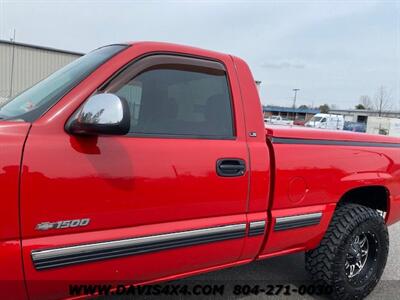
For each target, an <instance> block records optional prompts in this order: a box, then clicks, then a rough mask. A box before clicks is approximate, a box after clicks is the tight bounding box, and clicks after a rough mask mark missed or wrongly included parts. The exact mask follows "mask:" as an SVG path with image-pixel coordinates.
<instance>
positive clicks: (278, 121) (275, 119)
mask: <svg viewBox="0 0 400 300" xmlns="http://www.w3.org/2000/svg"><path fill="white" fill-rule="evenodd" d="M264 122H265V123H267V124H273V125H293V121H292V120H288V119H284V118H282V117H281V116H271V117H268V118H264Z"/></svg>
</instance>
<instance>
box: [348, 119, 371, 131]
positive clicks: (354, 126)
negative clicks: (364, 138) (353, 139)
mask: <svg viewBox="0 0 400 300" xmlns="http://www.w3.org/2000/svg"><path fill="white" fill-rule="evenodd" d="M343 130H347V131H353V132H366V131H367V124H365V123H360V122H347V121H346V122H344V126H343Z"/></svg>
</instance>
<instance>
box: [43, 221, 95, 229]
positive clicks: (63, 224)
mask: <svg viewBox="0 0 400 300" xmlns="http://www.w3.org/2000/svg"><path fill="white" fill-rule="evenodd" d="M89 223H90V219H89V218H85V219H75V220H64V221H56V222H42V223H39V224H37V225H36V227H35V229H36V230H49V229H66V228H75V227H83V226H87V225H89Z"/></svg>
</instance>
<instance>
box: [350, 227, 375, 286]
mask: <svg viewBox="0 0 400 300" xmlns="http://www.w3.org/2000/svg"><path fill="white" fill-rule="evenodd" d="M368 253H369V241H368V236H367V234H366V233H364V232H363V233H361V234H359V235H356V236H355V237H354V240H353V241H352V242H351V245H350V247H349V250H348V252H347V255H346V261H345V272H346V275H347V277H348V278H349V279H350V278H353V277H355V276H357V275H358V274H360V273H361V271H362V270H363V268H364V267H365V264H366V262H367V260H368Z"/></svg>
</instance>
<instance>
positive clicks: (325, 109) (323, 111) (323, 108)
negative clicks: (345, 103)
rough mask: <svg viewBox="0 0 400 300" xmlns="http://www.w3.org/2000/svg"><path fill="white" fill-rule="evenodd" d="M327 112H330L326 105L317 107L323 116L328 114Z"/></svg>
mask: <svg viewBox="0 0 400 300" xmlns="http://www.w3.org/2000/svg"><path fill="white" fill-rule="evenodd" d="M329 110H330V107H329V105H328V104H323V105H320V107H319V111H320V112H321V113H323V114H327V113H328V112H329Z"/></svg>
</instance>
